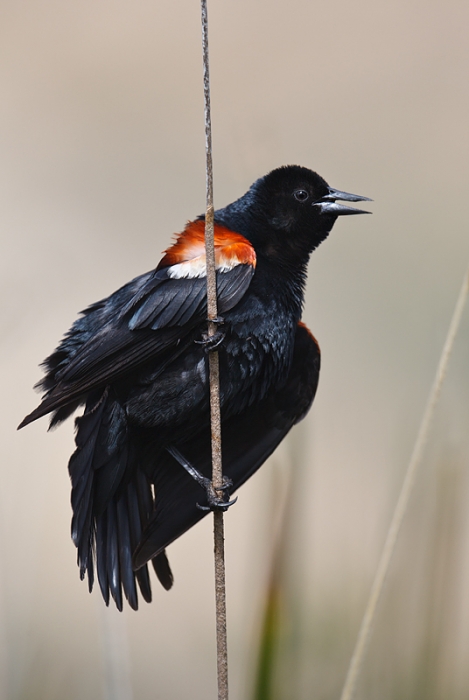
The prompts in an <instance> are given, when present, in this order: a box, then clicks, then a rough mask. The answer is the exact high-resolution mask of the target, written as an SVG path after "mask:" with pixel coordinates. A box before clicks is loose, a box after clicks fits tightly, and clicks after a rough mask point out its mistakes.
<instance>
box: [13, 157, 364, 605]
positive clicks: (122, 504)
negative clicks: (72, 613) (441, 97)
mask: <svg viewBox="0 0 469 700" xmlns="http://www.w3.org/2000/svg"><path fill="white" fill-rule="evenodd" d="M338 199H342V200H345V201H360V200H364V199H366V198H365V197H360V196H357V195H350V194H347V193H345V192H340V191H338V190H334V189H333V188H331V187H329V186H328V185H327V183H326V182H325V181H324V180H323V179H322V178H321V177H319V176H318V175H317V174H316V173H314V172H312V171H310V170H307V169H306V168H300V167H298V166H288V167H284V168H279V169H277V170H274V171H273V172H271V173H269V174H268V175H266V176H265V177H264V178H261V179H260V180H258V181H257V182H255V183H254V185H253V186H252V187H251V188H250V190H249V191H248V192H247V193H246V194H245V195H244V196H243V197H241V198H240V199H239V200H237V201H236V202H234V203H233V204H230V205H228V206H227V207H225V208H224V209H220V210H218V211H217V212H216V214H215V247H216V260H217V294H218V304H219V314H220V316H222V317H223V325H221V327H220V330H221V332H222V334H223V342H222V343H221V345H220V347H219V354H220V355H219V356H220V377H221V387H220V400H221V407H222V441H223V469H224V474H226V476H227V477H229V479H231V481H232V483H233V486H232V490H233V491H234V490H236V489H237V488H238V487H239V486H241V484H243V483H244V482H245V481H246V479H248V478H249V476H251V475H252V474H253V473H254V472H255V471H256V469H258V467H259V466H260V465H261V464H262V463H263V462H264V461H265V460H266V459H267V457H268V456H269V455H270V454H271V453H272V452H273V450H274V449H275V448H276V447H277V445H278V444H279V443H280V441H281V440H282V439H283V438H284V436H285V435H286V434H287V433H288V431H289V430H290V428H291V427H292V426H293V425H294V424H295V423H297V422H298V421H299V420H301V418H303V416H304V415H305V414H306V413H307V411H308V409H309V407H310V405H311V403H312V401H313V399H314V395H315V393H316V387H317V382H318V377H319V364H320V353H319V347H318V345H317V343H316V341H315V340H314V338H313V336H312V335H311V334H310V333H309V331H308V330H307V329H306V327H305V326H304V325H303V324H302V323H301V322H300V319H301V312H302V305H303V292H304V284H305V279H306V266H307V263H308V259H309V255H310V253H311V252H312V251H313V250H314V249H315V248H316V247H317V246H318V245H319V244H320V243H321V241H323V240H324V239H325V238H326V237H327V235H328V234H329V232H330V230H331V228H332V226H333V224H334V222H335V221H336V218H337V216H340V215H343V214H356V213H362V212H361V211H360V210H358V209H353V208H351V207H348V206H345V205H342V204H338V203H337V201H336V200H338ZM203 226H204V224H203V217H199V219H197V220H196V221H194V222H191V223H189V224H188V225H187V226H186V228H185V230H184V231H183V233H182V234H180V235H179V237H178V239H177V240H176V242H175V243H174V245H173V246H171V247H170V248H169V249H168V250H167V251H166V255H165V256H164V258H163V259H162V261H161V262H160V264H159V265H158V267H157V268H156V270H155V271H153V272H149V273H147V274H144V275H141V276H140V277H137V278H136V279H134V280H133V281H132V282H129V283H128V284H126V285H125V286H124V287H122V288H121V289H119V290H118V291H117V292H115V293H114V294H112V295H111V296H109V297H108V298H106V299H103V300H102V301H100V302H97V303H95V304H93V305H92V306H90V307H89V308H88V309H86V310H85V311H84V312H83V314H82V316H81V317H80V318H79V319H78V320H77V321H76V322H75V323H74V325H73V326H72V328H71V329H70V331H69V332H68V333H67V335H66V336H65V338H64V339H63V340H62V341H61V343H60V344H59V346H58V348H57V349H56V351H55V352H54V353H52V355H51V356H50V357H48V358H47V360H46V361H45V362H44V369H45V377H44V379H43V380H42V381H41V382H40V384H39V386H40V387H41V388H42V389H43V390H44V391H45V394H44V396H43V399H42V402H41V404H40V406H39V407H38V408H37V409H35V410H34V411H33V412H32V413H31V414H30V415H29V416H27V417H26V418H25V419H24V421H23V422H22V424H21V426H20V427H22V426H24V425H27V424H28V423H30V422H31V421H33V420H36V419H37V418H39V417H41V416H43V415H46V414H47V413H52V418H51V426H53V425H56V424H57V423H59V422H61V421H62V420H64V419H65V418H67V417H68V416H69V415H70V414H71V413H73V411H74V410H75V409H76V408H77V407H78V406H79V405H80V404H85V411H84V414H83V416H81V417H80V418H77V419H76V428H77V433H76V450H75V452H74V454H73V455H72V457H71V459H70V463H69V472H70V477H71V482H72V509H73V519H72V538H73V541H74V543H75V545H76V547H77V553H78V564H79V568H80V575H81V577H82V578H84V577H85V576H87V577H88V581H89V587H90V590H91V588H92V586H93V582H94V578H95V573H96V575H97V578H98V581H99V586H100V588H101V592H102V594H103V597H104V600H105V601H106V604H108V603H109V599H110V597H112V598H113V599H114V601H115V603H116V605H117V607H118V608H119V609H122V605H123V595H124V596H125V597H126V598H127V600H128V601H129V604H130V605H131V607H133V608H135V609H136V608H137V607H138V596H137V584H138V588H140V592H141V594H142V596H143V598H144V600H146V601H150V600H151V588H150V579H149V572H148V566H147V564H148V562H150V561H151V562H152V564H153V568H154V570H155V572H156V574H157V576H158V578H159V580H160V581H161V583H162V585H163V586H164V587H165V588H166V589H169V588H170V587H171V585H172V582H173V578H172V574H171V570H170V567H169V563H168V560H167V557H166V553H165V548H166V547H167V546H168V544H170V543H171V542H172V541H173V540H175V539H176V538H177V537H179V536H180V535H181V534H182V533H183V532H185V531H186V530H187V529H188V528H190V527H191V526H192V525H194V524H195V523H196V522H197V521H198V520H200V519H201V518H202V517H203V516H204V514H205V513H204V511H202V510H200V509H199V508H197V503H199V504H201V505H206V503H207V501H206V494H205V492H204V491H203V490H202V489H201V488H200V485H199V484H198V483H197V482H196V481H195V480H194V479H193V478H192V477H191V476H190V475H189V474H188V473H187V471H185V470H184V469H183V467H182V466H181V464H179V463H178V459H177V457H178V455H179V456H180V459H179V461H182V462H184V461H187V462H188V463H190V464H191V465H192V467H193V468H195V469H197V470H198V471H199V472H200V474H201V475H203V476H205V477H207V478H209V477H210V474H211V457H210V426H209V401H208V364H207V349H206V347H205V346H204V337H205V331H206V325H207V322H206V277H205V254H204V249H203ZM175 456H176V458H175Z"/></svg>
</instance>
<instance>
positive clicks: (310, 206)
mask: <svg viewBox="0 0 469 700" xmlns="http://www.w3.org/2000/svg"><path fill="white" fill-rule="evenodd" d="M337 200H342V201H345V202H361V201H371V200H369V198H368V197H361V196H359V195H355V194H349V193H348V192H341V191H340V190H336V189H334V188H333V187H330V186H329V185H328V184H327V182H326V181H325V180H324V179H323V178H322V177H321V176H320V175H318V174H317V173H315V172H313V171H312V170H309V169H308V168H303V167H300V166H298V165H287V166H284V167H281V168H277V169H276V170H272V172H270V173H268V174H267V175H265V176H264V177H262V178H260V179H259V180H257V181H256V182H255V183H254V184H253V185H252V187H251V188H250V190H249V191H248V192H247V193H246V194H245V195H244V197H241V199H239V200H238V201H237V202H235V203H234V204H233V205H231V206H230V207H227V210H228V211H227V213H229V215H230V218H231V216H233V215H234V217H235V218H236V219H237V218H238V215H240V216H241V218H242V219H244V220H245V222H246V223H247V227H246V228H245V230H244V231H243V233H244V235H246V237H248V238H249V239H250V240H251V242H252V243H253V245H254V247H255V248H256V250H257V251H258V252H262V251H264V252H266V254H267V255H269V256H270V255H272V254H276V255H278V256H281V255H282V254H284V255H287V256H288V254H289V252H291V253H295V251H296V252H297V253H298V254H299V255H300V256H301V257H303V256H304V255H309V253H311V251H312V250H314V249H315V248H316V247H317V246H318V245H319V244H320V243H321V242H322V241H323V240H324V239H325V238H327V236H328V234H329V232H330V231H331V229H332V227H333V225H334V223H335V221H336V220H337V217H339V216H344V215H351V214H368V213H369V212H366V211H363V210H362V209H355V208H353V207H350V206H347V205H345V204H339V203H338V202H337ZM239 223H241V221H240V222H239Z"/></svg>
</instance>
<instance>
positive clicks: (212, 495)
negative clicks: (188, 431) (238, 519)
mask: <svg viewBox="0 0 469 700" xmlns="http://www.w3.org/2000/svg"><path fill="white" fill-rule="evenodd" d="M166 450H167V451H168V452H169V454H170V455H171V456H172V457H174V459H175V460H176V462H178V463H179V464H180V465H181V467H183V468H184V469H185V470H186V472H187V473H188V474H190V476H191V477H192V478H193V479H194V481H196V482H197V483H198V484H199V486H201V487H202V488H203V489H205V493H206V494H207V501H208V506H201V505H199V504H198V503H196V506H197V508H200V510H223V511H225V510H228V508H229V507H230V506H232V505H233V504H234V503H236V501H237V500H238V497H236V498H234V499H233V500H232V501H230V500H229V498H230V496H229V493H228V489H229V488H230V486H233V482H232V481H231V479H228V477H226V476H224V477H223V486H222V487H221V489H220V490H221V491H222V492H223V497H222V498H219V496H218V494H217V492H216V490H215V489H214V487H213V483H212V481H211V480H210V479H207V477H206V476H204V475H203V474H201V473H200V472H199V471H197V469H195V467H193V466H192V464H191V463H190V462H188V461H187V459H186V458H185V457H184V455H182V454H181V453H180V452H179V450H178V449H177V448H176V447H172V446H170V447H167V448H166Z"/></svg>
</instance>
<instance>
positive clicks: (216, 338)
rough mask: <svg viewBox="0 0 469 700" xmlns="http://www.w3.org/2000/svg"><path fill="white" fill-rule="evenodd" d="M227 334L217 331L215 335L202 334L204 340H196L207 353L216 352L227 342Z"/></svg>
mask: <svg viewBox="0 0 469 700" xmlns="http://www.w3.org/2000/svg"><path fill="white" fill-rule="evenodd" d="M225 336H226V333H224V332H223V331H216V332H215V333H214V334H213V335H209V334H208V333H202V340H195V341H194V342H195V343H197V345H202V346H203V348H204V350H205V352H213V350H216V349H217V348H218V347H219V346H220V345H221V344H222V343H223V341H224V340H225Z"/></svg>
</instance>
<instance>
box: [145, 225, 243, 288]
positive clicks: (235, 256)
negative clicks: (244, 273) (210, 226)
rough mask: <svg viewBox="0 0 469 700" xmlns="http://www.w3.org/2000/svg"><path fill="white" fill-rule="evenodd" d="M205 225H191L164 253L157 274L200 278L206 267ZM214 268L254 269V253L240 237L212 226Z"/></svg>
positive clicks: (218, 226)
mask: <svg viewBox="0 0 469 700" xmlns="http://www.w3.org/2000/svg"><path fill="white" fill-rule="evenodd" d="M204 234H205V221H202V220H200V221H190V222H189V223H188V224H187V226H186V228H185V229H184V231H183V232H182V233H180V234H179V235H178V237H177V240H176V242H175V243H174V244H173V245H172V246H171V247H170V248H167V249H166V251H165V255H164V257H163V259H162V260H161V262H160V263H159V265H158V267H157V268H156V269H157V270H161V269H162V268H165V267H168V268H173V270H172V274H171V275H170V276H171V277H202V276H205V274H206V265H205V237H204ZM214 234H215V236H214V238H215V265H216V268H217V270H220V271H227V270H231V269H232V268H233V267H236V265H252V267H255V266H256V252H255V250H254V248H253V247H252V245H251V244H250V243H249V241H248V240H247V239H246V238H244V236H241V234H239V233H236V232H235V231H231V230H230V229H228V228H225V227H224V226H220V225H219V224H215V230H214Z"/></svg>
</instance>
